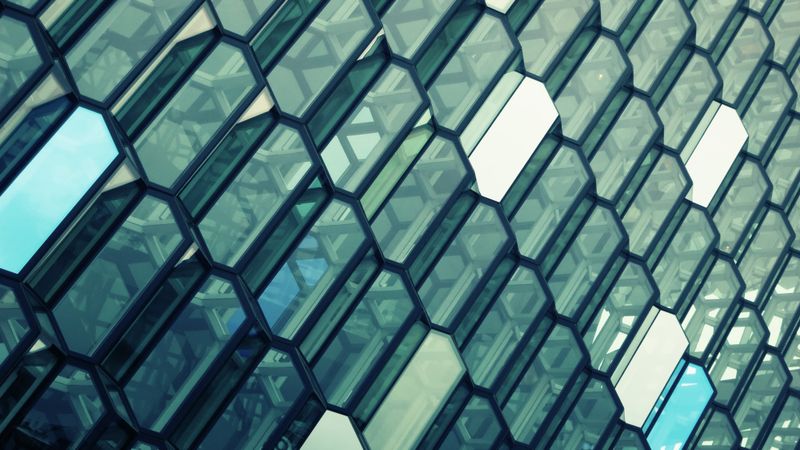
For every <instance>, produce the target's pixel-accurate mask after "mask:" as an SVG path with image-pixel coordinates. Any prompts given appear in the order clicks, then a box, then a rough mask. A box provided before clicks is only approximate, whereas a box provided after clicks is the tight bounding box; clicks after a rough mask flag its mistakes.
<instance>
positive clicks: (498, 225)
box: [419, 203, 510, 326]
mask: <svg viewBox="0 0 800 450" xmlns="http://www.w3.org/2000/svg"><path fill="white" fill-rule="evenodd" d="M509 240H510V237H509V236H508V234H507V233H506V230H505V228H504V227H503V223H502V221H501V219H500V214H498V212H497V209H495V208H493V207H491V206H489V205H486V204H485V203H479V204H478V206H477V207H475V209H474V210H473V211H472V213H471V214H470V216H469V218H467V221H466V223H464V225H463V226H462V227H461V230H459V232H458V234H457V235H456V236H455V238H454V239H453V240H452V242H451V243H450V245H449V246H448V247H447V249H446V250H445V252H444V254H443V255H442V256H441V258H440V259H439V261H438V262H437V263H436V266H435V267H434V268H433V270H432V271H431V273H430V275H429V276H428V278H427V279H426V280H425V282H424V283H422V286H420V288H419V297H420V300H422V304H423V305H424V306H425V309H426V310H427V311H428V316H429V317H430V319H431V321H433V322H434V323H436V324H439V325H442V326H450V325H452V324H453V321H454V319H455V318H456V317H457V316H458V314H459V313H460V312H461V310H462V308H463V307H464V304H465V302H466V301H467V299H468V298H469V296H470V295H471V294H472V293H473V291H474V289H475V286H477V284H478V283H479V282H480V280H481V279H482V277H483V276H484V275H485V274H486V273H487V271H488V270H489V269H490V268H491V267H492V264H493V263H494V261H495V260H496V259H497V258H498V257H499V256H500V251H501V249H502V248H503V246H504V245H505V244H506V243H507V242H508V241H509Z"/></svg>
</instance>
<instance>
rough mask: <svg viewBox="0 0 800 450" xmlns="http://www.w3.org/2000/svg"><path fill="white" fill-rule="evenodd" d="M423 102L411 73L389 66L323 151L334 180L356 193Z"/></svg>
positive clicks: (323, 158)
mask: <svg viewBox="0 0 800 450" xmlns="http://www.w3.org/2000/svg"><path fill="white" fill-rule="evenodd" d="M421 105H422V96H421V94H420V92H419V90H418V89H417V87H416V86H415V84H414V81H413V79H412V78H411V73H410V72H409V71H408V70H405V69H402V68H400V67H398V66H394V65H392V66H389V68H388V69H386V71H385V72H384V73H383V74H382V75H381V76H380V78H378V80H377V81H376V82H375V84H374V85H373V86H372V88H370V90H369V91H367V93H366V96H365V97H364V99H363V100H362V101H361V103H360V104H359V105H358V106H356V108H355V109H354V110H353V112H352V114H350V117H348V118H347V119H346V121H345V123H344V124H343V125H342V127H341V128H340V129H339V131H338V132H337V133H336V135H335V136H334V137H333V139H332V140H331V141H330V143H328V145H327V146H326V147H325V148H324V149H323V150H322V161H323V162H324V163H325V166H326V167H327V168H328V173H330V175H331V178H332V179H333V183H334V184H335V185H336V186H339V187H341V188H343V189H345V190H347V191H349V192H355V191H356V189H357V188H359V187H360V186H361V184H362V182H363V181H364V180H365V179H366V178H367V177H368V176H369V175H370V173H372V172H374V171H375V168H376V166H378V164H379V161H380V160H381V159H383V158H384V157H385V156H386V154H387V153H389V152H390V151H391V146H392V144H393V143H394V141H395V139H396V138H397V137H398V136H399V135H400V131H401V130H402V128H403V126H405V124H406V123H407V122H409V121H410V120H411V119H412V118H413V115H414V114H415V113H416V112H417V110H418V109H419V108H420V106H421Z"/></svg>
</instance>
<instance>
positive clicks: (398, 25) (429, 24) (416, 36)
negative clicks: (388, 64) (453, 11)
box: [381, 0, 455, 59]
mask: <svg viewBox="0 0 800 450" xmlns="http://www.w3.org/2000/svg"><path fill="white" fill-rule="evenodd" d="M454 3H455V0H435V1H430V0H405V1H402V2H394V3H393V4H392V6H391V7H390V8H389V10H388V11H386V14H384V15H383V17H382V18H381V22H382V23H383V30H384V32H385V33H386V41H387V42H389V47H390V48H391V49H392V50H393V51H394V52H395V53H396V54H398V55H400V56H402V57H404V58H407V59H412V58H414V56H416V54H417V50H419V48H420V46H421V45H422V44H423V43H424V42H425V40H426V39H427V38H428V36H429V35H430V34H431V32H432V31H433V30H434V28H435V27H436V25H438V24H439V22H441V20H442V19H443V18H444V15H445V14H446V13H447V11H448V10H449V9H450V8H451V7H452V6H453V4H454Z"/></svg>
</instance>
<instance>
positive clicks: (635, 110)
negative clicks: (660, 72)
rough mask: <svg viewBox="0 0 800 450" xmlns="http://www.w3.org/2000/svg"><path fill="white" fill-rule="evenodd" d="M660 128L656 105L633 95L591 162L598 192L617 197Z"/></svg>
mask: <svg viewBox="0 0 800 450" xmlns="http://www.w3.org/2000/svg"><path fill="white" fill-rule="evenodd" d="M657 129H658V122H656V116H655V111H653V108H652V107H651V106H650V105H649V104H648V103H647V102H646V101H645V100H643V99H642V97H638V96H635V97H632V98H631V100H630V101H629V102H628V104H627V105H626V106H625V109H623V110H622V114H620V116H619V117H618V118H617V120H616V121H614V124H613V125H612V126H611V131H609V133H608V135H607V136H606V138H605V139H604V140H603V142H602V143H601V144H600V146H599V147H598V148H597V151H596V152H595V153H594V155H592V159H591V162H590V163H589V166H591V168H592V172H594V177H595V179H596V188H597V195H599V196H601V197H603V198H606V199H608V200H614V199H616V197H617V195H618V194H619V192H620V191H621V190H622V189H623V188H624V187H625V180H626V178H628V177H629V175H630V173H631V170H632V169H633V167H634V165H635V164H636V162H637V161H640V159H641V158H642V157H643V155H644V152H645V151H646V150H647V146H648V144H649V143H650V142H651V141H652V139H653V137H654V136H655V134H656V130H657Z"/></svg>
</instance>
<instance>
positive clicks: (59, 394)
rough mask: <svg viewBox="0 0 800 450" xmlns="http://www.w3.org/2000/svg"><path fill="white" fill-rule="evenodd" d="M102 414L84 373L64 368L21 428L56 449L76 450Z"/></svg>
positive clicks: (87, 374) (90, 381) (26, 417)
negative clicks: (73, 449) (67, 449)
mask: <svg viewBox="0 0 800 450" xmlns="http://www.w3.org/2000/svg"><path fill="white" fill-rule="evenodd" d="M104 413H105V408H104V406H103V402H102V401H101V400H100V395H99V394H98V393H97V388H96V387H95V386H94V383H93V382H92V378H91V376H90V375H89V373H88V372H86V371H85V370H82V369H78V368H76V367H74V366H67V367H65V368H64V369H62V370H61V372H59V374H58V375H57V376H56V378H55V380H53V382H52V383H51V384H50V386H49V387H48V388H47V390H46V391H45V392H44V395H42V397H41V398H40V399H39V401H37V402H36V404H35V405H34V406H33V409H31V411H30V412H29V413H28V414H27V415H26V416H25V419H23V421H22V425H21V428H22V429H23V430H25V431H26V432H27V433H30V434H31V435H33V436H35V437H36V438H37V439H39V440H40V442H43V443H46V444H49V445H51V446H53V447H56V448H76V446H77V445H78V444H79V443H80V442H81V439H82V438H83V437H84V436H86V434H88V433H89V431H91V429H92V427H93V426H94V425H95V424H96V423H97V421H98V420H99V419H100V417H101V416H102V415H103V414H104Z"/></svg>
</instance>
